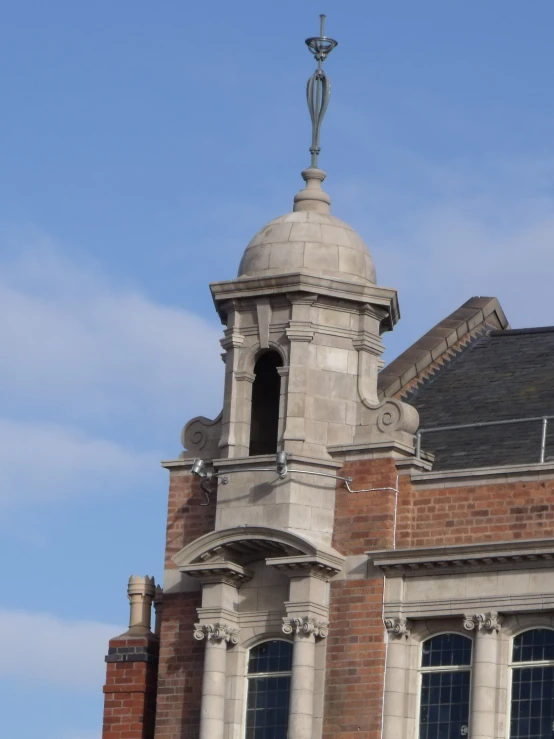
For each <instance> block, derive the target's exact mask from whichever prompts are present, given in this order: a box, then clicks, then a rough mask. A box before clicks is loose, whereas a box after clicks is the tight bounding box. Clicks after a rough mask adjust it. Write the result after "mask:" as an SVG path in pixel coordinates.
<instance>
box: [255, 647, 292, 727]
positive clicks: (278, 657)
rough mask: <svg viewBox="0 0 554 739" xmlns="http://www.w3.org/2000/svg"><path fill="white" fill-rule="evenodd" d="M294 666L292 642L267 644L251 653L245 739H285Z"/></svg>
mask: <svg viewBox="0 0 554 739" xmlns="http://www.w3.org/2000/svg"><path fill="white" fill-rule="evenodd" d="M291 665H292V644H290V643H289V642H285V641H280V640H274V641H267V642H263V644H258V646H256V647H253V648H252V649H251V650H250V657H249V660H248V698H247V703H246V739H286V736H287V725H288V716H289V696H290V670H291ZM260 673H261V674H260ZM271 673H274V674H271ZM287 673H288V674H287Z"/></svg>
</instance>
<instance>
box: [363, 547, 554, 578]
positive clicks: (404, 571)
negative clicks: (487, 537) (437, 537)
mask: <svg viewBox="0 0 554 739" xmlns="http://www.w3.org/2000/svg"><path fill="white" fill-rule="evenodd" d="M366 554H367V555H368V557H369V558H370V559H371V560H372V561H373V564H374V565H375V566H376V567H378V568H379V569H380V570H381V571H382V572H383V573H384V574H385V575H386V576H387V577H402V576H406V575H408V576H418V575H419V576H421V575H429V574H433V575H437V574H442V573H444V574H450V573H452V571H455V572H476V571H479V572H481V571H487V570H488V571H494V570H505V569H510V570H513V569H523V568H527V569H529V568H533V567H535V568H540V567H553V566H554V539H534V540H523V541H522V540H519V541H513V542H492V543H490V542H489V543H484V544H469V545H464V546H452V547H433V548H430V549H397V550H385V551H379V552H366Z"/></svg>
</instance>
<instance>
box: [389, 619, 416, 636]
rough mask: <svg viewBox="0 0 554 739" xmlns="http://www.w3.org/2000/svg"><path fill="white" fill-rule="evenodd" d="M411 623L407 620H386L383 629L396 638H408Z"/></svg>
mask: <svg viewBox="0 0 554 739" xmlns="http://www.w3.org/2000/svg"><path fill="white" fill-rule="evenodd" d="M411 625H412V624H411V622H410V621H409V620H408V619H407V618H402V616H400V617H398V618H386V619H385V628H386V630H387V631H388V632H389V634H390V635H391V636H395V637H398V638H401V637H404V636H405V637H406V638H407V637H409V636H410V631H411Z"/></svg>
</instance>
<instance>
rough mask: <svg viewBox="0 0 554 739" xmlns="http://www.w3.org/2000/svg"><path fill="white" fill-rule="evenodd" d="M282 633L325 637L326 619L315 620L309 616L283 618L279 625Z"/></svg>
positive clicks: (327, 627)
mask: <svg viewBox="0 0 554 739" xmlns="http://www.w3.org/2000/svg"><path fill="white" fill-rule="evenodd" d="M281 628H282V630H283V633H284V634H299V635H301V636H310V635H311V634H313V635H314V636H317V637H319V638H320V639H325V637H326V636H328V635H329V624H328V623H327V622H326V621H316V620H315V619H313V618H310V617H309V616H303V617H302V618H286V617H285V618H283V626H282V627H281Z"/></svg>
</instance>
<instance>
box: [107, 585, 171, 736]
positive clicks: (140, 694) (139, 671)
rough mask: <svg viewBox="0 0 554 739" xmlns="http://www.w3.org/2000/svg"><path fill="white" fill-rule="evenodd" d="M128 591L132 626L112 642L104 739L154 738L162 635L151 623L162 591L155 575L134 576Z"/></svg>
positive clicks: (109, 656)
mask: <svg viewBox="0 0 554 739" xmlns="http://www.w3.org/2000/svg"><path fill="white" fill-rule="evenodd" d="M127 594H128V596H129V601H130V618H129V629H128V630H127V631H126V632H125V633H124V634H121V635H120V636H117V637H115V638H114V639H112V640H111V641H110V643H109V649H108V654H107V656H106V663H107V670H106V685H105V686H104V723H103V727H102V739H153V738H154V725H155V718H156V689H157V681H158V653H159V637H158V635H157V634H153V633H152V631H151V627H150V625H151V613H152V603H153V601H154V599H155V601H156V612H157V614H158V613H161V610H160V609H161V597H162V592H161V588H160V587H158V588H156V586H155V583H154V578H153V577H148V575H147V576H146V577H140V576H137V575H132V576H131V577H130V578H129V584H128V587H127ZM157 614H156V615H157ZM158 620H159V617H158V615H157V618H156V621H158Z"/></svg>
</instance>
